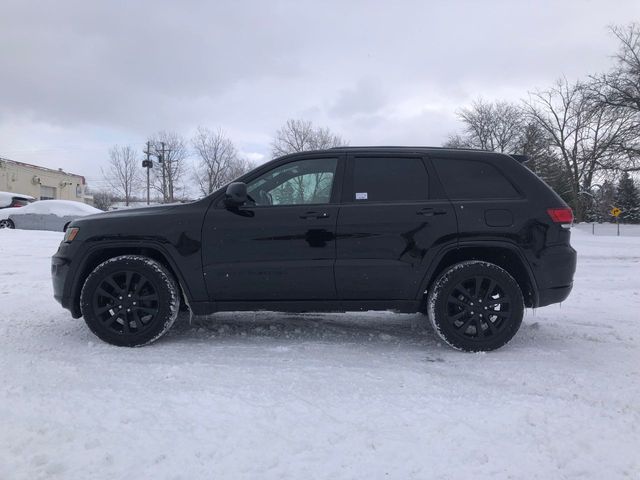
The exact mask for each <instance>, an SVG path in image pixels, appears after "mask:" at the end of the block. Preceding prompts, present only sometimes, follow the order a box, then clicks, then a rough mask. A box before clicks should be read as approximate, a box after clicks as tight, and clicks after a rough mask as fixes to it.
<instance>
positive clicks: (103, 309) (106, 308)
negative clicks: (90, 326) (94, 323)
mask: <svg viewBox="0 0 640 480" xmlns="http://www.w3.org/2000/svg"><path fill="white" fill-rule="evenodd" d="M113 307H114V306H113V305H105V306H104V307H98V309H97V310H96V315H102V314H103V313H104V312H108V311H109V310H113Z"/></svg>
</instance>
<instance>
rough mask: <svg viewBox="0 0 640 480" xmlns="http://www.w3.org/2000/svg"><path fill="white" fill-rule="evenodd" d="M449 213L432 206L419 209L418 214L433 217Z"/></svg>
mask: <svg viewBox="0 0 640 480" xmlns="http://www.w3.org/2000/svg"><path fill="white" fill-rule="evenodd" d="M446 213H447V211H446V210H439V209H435V208H431V207H426V208H422V209H420V210H418V211H417V212H416V215H423V216H425V217H432V216H433V215H445V214H446Z"/></svg>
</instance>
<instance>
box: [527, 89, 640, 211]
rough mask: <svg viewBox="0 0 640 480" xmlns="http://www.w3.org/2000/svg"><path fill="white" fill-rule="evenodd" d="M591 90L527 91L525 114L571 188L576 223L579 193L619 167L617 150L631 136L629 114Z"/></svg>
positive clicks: (579, 203)
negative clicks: (546, 142)
mask: <svg viewBox="0 0 640 480" xmlns="http://www.w3.org/2000/svg"><path fill="white" fill-rule="evenodd" d="M590 92H591V86H590V85H586V84H584V83H581V82H576V83H569V82H568V81H567V80H566V79H563V80H560V81H558V82H557V83H556V84H555V85H554V86H553V87H552V88H551V89H549V90H545V91H537V92H533V93H530V96H529V100H528V101H527V102H526V110H527V113H528V116H529V119H530V121H531V122H532V123H534V124H536V125H538V126H539V127H540V128H541V129H542V130H543V131H544V132H545V133H546V134H547V135H548V136H549V139H550V140H551V147H552V151H553V153H554V154H555V155H557V157H558V159H559V161H560V162H561V163H562V166H563V170H564V172H565V174H566V175H567V176H568V180H569V182H570V186H571V193H570V196H571V200H572V202H571V203H572V206H573V207H574V210H575V212H576V218H577V219H578V220H579V221H580V220H582V218H583V215H584V208H583V206H584V205H583V202H582V201H581V195H582V193H583V192H588V191H590V189H591V185H592V182H593V179H594V175H596V173H598V172H601V171H604V170H616V169H619V168H620V167H621V161H622V158H621V157H620V147H621V145H624V144H625V143H626V142H628V141H629V139H630V138H632V137H633V135H634V134H635V132H634V122H633V116H632V115H631V114H629V112H628V111H623V110H621V109H619V108H613V107H611V106H609V105H606V104H604V103H602V102H598V101H595V99H594V97H593V96H592V95H591V94H590Z"/></svg>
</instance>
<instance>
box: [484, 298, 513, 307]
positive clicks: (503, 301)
mask: <svg viewBox="0 0 640 480" xmlns="http://www.w3.org/2000/svg"><path fill="white" fill-rule="evenodd" d="M509 303H510V302H509V297H501V298H496V299H494V300H491V301H490V302H487V303H486V304H485V307H497V306H498V305H508V304H509Z"/></svg>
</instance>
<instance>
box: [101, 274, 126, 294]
mask: <svg viewBox="0 0 640 480" xmlns="http://www.w3.org/2000/svg"><path fill="white" fill-rule="evenodd" d="M104 281H105V283H107V284H109V285H110V286H111V288H113V290H114V291H115V292H117V293H122V287H120V285H118V284H117V283H116V282H115V280H114V279H113V277H107V278H105V279H104Z"/></svg>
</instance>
